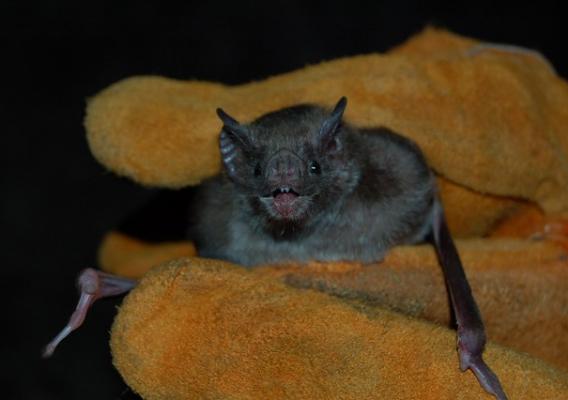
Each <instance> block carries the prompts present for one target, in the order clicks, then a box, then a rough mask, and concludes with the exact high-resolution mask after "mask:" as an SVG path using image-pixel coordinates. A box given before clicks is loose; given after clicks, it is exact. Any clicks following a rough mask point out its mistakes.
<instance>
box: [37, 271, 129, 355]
mask: <svg viewBox="0 0 568 400" xmlns="http://www.w3.org/2000/svg"><path fill="white" fill-rule="evenodd" d="M77 283H78V286H79V290H80V292H81V296H80V298H79V302H78V304H77V307H76V308H75V311H74V312H73V314H72V315H71V318H70V319H69V322H68V323H67V325H65V327H64V328H63V329H62V330H61V332H59V333H58V334H57V336H55V338H53V340H52V341H51V342H49V343H48V344H47V346H45V348H44V351H43V357H44V358H47V357H50V356H51V355H52V354H53V352H54V351H55V349H56V347H57V345H58V344H59V343H61V341H62V340H63V339H65V338H66V337H67V336H69V334H70V333H71V332H73V331H74V330H75V329H77V328H78V327H80V326H81V325H82V324H83V321H84V320H85V317H86V315H87V312H88V311H89V308H90V307H91V305H92V304H93V303H94V302H95V301H97V300H98V299H100V298H104V297H109V296H116V295H119V294H122V293H126V292H128V291H129V290H131V289H132V288H133V287H134V286H136V281H134V280H132V279H128V278H122V277H119V276H114V275H110V274H106V273H104V272H101V271H97V270H94V269H92V268H87V269H86V270H84V271H83V272H81V274H80V275H79V278H78V280H77Z"/></svg>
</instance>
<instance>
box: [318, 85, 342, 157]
mask: <svg viewBox="0 0 568 400" xmlns="http://www.w3.org/2000/svg"><path fill="white" fill-rule="evenodd" d="M346 106H347V97H345V96H343V97H342V98H341V99H339V101H338V102H337V104H336V105H335V108H334V109H333V111H332V112H331V115H330V116H329V117H327V118H326V120H325V121H324V122H323V124H322V126H321V129H320V135H319V136H320V140H321V144H322V147H323V149H324V150H325V151H328V152H329V151H336V150H339V146H340V143H339V140H338V138H337V132H338V131H339V129H338V128H339V124H340V123H341V118H342V117H343V112H344V111H345V107H346Z"/></svg>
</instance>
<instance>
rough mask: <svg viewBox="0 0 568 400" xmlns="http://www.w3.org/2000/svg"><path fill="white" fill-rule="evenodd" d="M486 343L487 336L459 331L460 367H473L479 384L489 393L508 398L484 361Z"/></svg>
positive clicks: (464, 369)
mask: <svg viewBox="0 0 568 400" xmlns="http://www.w3.org/2000/svg"><path fill="white" fill-rule="evenodd" d="M484 345H485V337H483V336H481V337H479V336H476V335H467V334H466V335H463V334H461V333H458V352H459V357H460V369H461V370H462V371H466V370H468V369H471V372H473V374H474V375H475V377H476V378H477V380H478V381H479V384H480V385H481V386H482V387H483V389H485V390H486V391H487V392H488V393H490V394H492V395H493V396H495V398H497V399H498V400H507V395H506V394H505V392H504V391H503V388H502V387H501V382H499V378H498V377H497V375H495V373H494V372H493V371H492V370H491V368H489V366H488V365H487V364H486V363H485V361H483V357H482V353H483V347H484Z"/></svg>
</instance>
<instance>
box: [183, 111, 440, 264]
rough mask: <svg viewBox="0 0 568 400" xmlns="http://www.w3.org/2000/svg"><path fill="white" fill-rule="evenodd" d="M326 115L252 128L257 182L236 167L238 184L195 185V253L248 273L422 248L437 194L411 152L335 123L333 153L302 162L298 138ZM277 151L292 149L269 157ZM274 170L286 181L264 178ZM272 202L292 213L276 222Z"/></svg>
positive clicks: (377, 134) (394, 140) (404, 143)
mask: <svg viewBox="0 0 568 400" xmlns="http://www.w3.org/2000/svg"><path fill="white" fill-rule="evenodd" d="M326 116H327V114H325V112H324V110H322V109H321V108H319V107H315V106H296V107H294V108H290V109H287V110H285V111H284V112H277V113H272V114H270V115H269V116H267V117H265V118H264V119H261V120H260V121H261V122H263V123H260V124H259V126H257V125H255V123H253V124H251V127H252V128H251V132H254V133H256V136H255V139H254V140H255V141H256V143H255V144H253V145H252V146H258V147H263V151H262V155H260V156H257V155H253V157H255V158H254V160H252V162H251V164H254V166H256V163H258V164H260V167H261V175H262V176H260V177H256V176H254V166H253V168H250V166H249V165H246V166H241V165H236V166H235V167H236V169H237V171H238V174H239V175H238V176H237V177H236V178H233V179H238V180H239V184H238V185H235V184H234V181H232V180H231V179H232V178H231V176H230V175H229V176H221V177H218V178H216V179H214V180H213V181H211V182H208V183H207V184H205V185H204V186H203V187H202V193H201V196H200V198H199V200H198V201H196V202H195V207H196V209H195V210H193V212H192V214H193V215H195V218H196V221H195V223H193V224H191V226H192V228H191V232H190V236H191V238H192V239H194V240H195V241H196V244H197V247H198V249H199V252H200V255H203V256H205V257H211V258H220V259H226V260H231V261H233V262H236V263H239V264H242V265H249V266H253V265H258V264H268V263H275V262H286V261H309V260H314V259H315V260H322V261H324V260H325V261H333V260H355V261H363V262H372V261H380V260H381V259H382V258H383V256H384V255H385V253H386V251H387V250H388V249H389V248H391V247H392V246H394V245H397V244H403V243H416V242H420V241H424V239H425V238H426V235H427V234H429V233H430V231H431V229H430V227H431V226H432V215H433V212H432V211H433V206H434V199H435V196H436V194H435V186H434V179H433V177H432V176H431V173H430V170H429V168H428V167H427V165H426V163H425V160H424V157H423V156H422V153H421V152H420V150H419V149H418V148H417V146H416V145H414V144H413V143H412V142H410V141H409V140H407V139H405V138H403V137H401V136H399V135H396V134H394V133H392V132H390V131H388V130H386V129H373V130H355V129H353V128H350V127H347V126H345V125H343V126H342V127H341V130H342V131H343V135H342V136H343V137H342V138H341V144H340V146H341V154H340V155H339V154H337V156H336V157H335V158H334V159H333V160H327V154H326V152H325V151H324V152H323V153H322V154H316V153H317V151H314V154H312V155H311V156H312V158H313V159H310V157H308V156H306V155H304V154H306V153H309V152H310V151H311V150H313V144H312V143H310V142H309V141H308V135H307V134H306V132H309V131H311V132H312V133H315V135H317V134H318V131H319V128H320V126H321V124H322V123H323V121H324V119H325V117H326ZM264 125H270V126H271V129H267V128H265V127H264ZM315 135H314V136H315ZM251 136H252V135H251ZM313 140H314V141H317V138H313ZM284 141H286V142H287V143H285V144H284V143H281V142H284ZM284 146H287V148H286V147H284ZM282 148H284V149H285V150H284V151H288V150H290V148H291V151H290V153H288V154H284V155H282V150H280V152H281V153H280V155H276V156H275V154H277V152H278V151H279V149H282ZM268 149H269V150H268ZM237 151H238V150H237ZM336 151H337V152H338V151H339V150H338V149H336ZM238 157H240V155H237V156H235V158H238ZM243 161H244V160H243ZM232 162H235V163H236V162H238V160H235V159H233V160H232ZM278 162H281V163H282V164H284V163H286V162H289V163H290V166H289V168H292V169H293V170H292V171H288V172H290V173H291V174H289V175H288V176H286V178H285V179H282V178H281V177H279V176H274V175H278V174H279V173H280V172H281V171H277V172H273V171H268V170H267V164H270V163H271V164H275V163H278ZM310 162H317V163H318V164H319V165H320V171H319V174H315V173H310V171H309V163H310ZM247 164H248V162H247ZM251 166H252V165H251ZM247 167H249V168H247ZM245 168H246V169H245ZM268 168H273V167H272V166H268ZM243 169H244V171H243ZM270 174H272V176H270V177H267V175H270ZM270 179H273V182H270V183H268V180H270ZM282 188H287V189H291V191H293V192H294V194H289V193H284V192H283V191H282ZM275 192H276V194H275V195H274V193H275ZM282 196H288V198H287V199H283V200H280V197H282ZM279 201H280V203H283V205H281V208H283V209H286V210H287V208H286V207H285V206H288V207H289V208H290V209H291V212H292V213H294V214H293V215H290V216H285V215H282V213H280V212H279V211H278V208H277V206H276V204H278V202H279Z"/></svg>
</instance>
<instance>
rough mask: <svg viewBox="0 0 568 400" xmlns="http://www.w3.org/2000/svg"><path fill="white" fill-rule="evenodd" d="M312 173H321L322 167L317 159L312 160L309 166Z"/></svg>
mask: <svg viewBox="0 0 568 400" xmlns="http://www.w3.org/2000/svg"><path fill="white" fill-rule="evenodd" d="M309 171H310V174H313V175H319V174H321V167H320V165H319V163H318V162H317V161H312V162H311V163H310V167H309Z"/></svg>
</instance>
